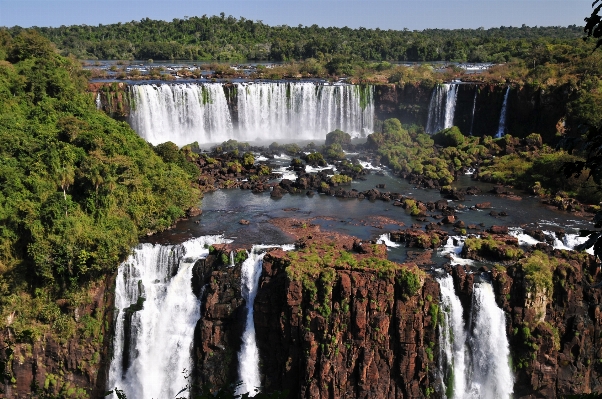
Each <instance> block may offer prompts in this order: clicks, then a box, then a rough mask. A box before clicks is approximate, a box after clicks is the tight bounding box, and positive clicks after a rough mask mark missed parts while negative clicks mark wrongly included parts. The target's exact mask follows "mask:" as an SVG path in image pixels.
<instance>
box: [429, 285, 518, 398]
mask: <svg viewBox="0 0 602 399" xmlns="http://www.w3.org/2000/svg"><path fill="white" fill-rule="evenodd" d="M438 281H439V285H440V287H441V312H442V315H443V318H442V321H441V327H440V331H441V332H440V346H441V352H440V354H441V356H440V367H441V370H440V371H441V379H442V381H441V383H442V386H443V389H444V391H445V397H446V398H447V399H509V398H510V397H511V395H512V392H513V391H514V389H513V386H514V379H513V376H512V371H511V370H510V365H509V362H508V359H509V355H510V349H509V344H508V338H507V337H506V318H505V315H504V312H503V311H502V310H501V309H500V308H499V307H498V306H497V303H496V302H495V295H494V293H493V288H492V287H491V284H489V283H475V284H474V287H473V298H472V308H471V312H470V315H471V316H470V318H471V322H470V326H469V327H468V329H466V330H465V328H464V321H463V319H462V313H463V309H462V304H461V303H460V300H459V299H458V297H457V296H456V294H455V292H454V287H453V280H452V278H451V276H445V277H443V278H440V279H438Z"/></svg>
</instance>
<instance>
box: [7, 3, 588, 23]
mask: <svg viewBox="0 0 602 399" xmlns="http://www.w3.org/2000/svg"><path fill="white" fill-rule="evenodd" d="M591 4H592V0H445V1H444V0H396V1H391V0H389V1H383V0H372V1H369V0H322V1H314V0H294V1H293V0H278V1H274V0H247V1H240V0H217V1H206V0H196V1H192V0H163V1H157V0H0V26H9V27H10V26H14V25H19V26H22V27H30V26H60V25H79V24H87V25H98V24H110V23H116V22H127V21H132V20H140V19H142V18H145V17H148V18H151V19H163V20H172V19H173V18H184V17H185V16H195V15H196V16H201V15H203V14H207V15H218V14H219V13H220V12H224V13H225V14H226V15H232V16H234V17H237V18H239V17H241V16H242V17H245V18H247V19H252V20H262V21H263V22H264V23H266V24H268V25H290V26H297V25H299V24H302V25H312V24H317V25H319V26H349V27H351V28H358V27H360V26H363V27H365V28H381V29H404V28H408V29H410V30H415V29H418V30H421V29H427V28H450V29H451V28H478V27H481V26H482V27H484V28H490V27H499V26H502V25H504V26H521V25H522V24H526V25H529V26H535V25H537V26H551V25H561V26H567V25H572V24H576V25H578V26H582V25H583V24H584V22H583V18H584V17H586V16H588V15H589V14H590V13H591V10H592V9H591Z"/></svg>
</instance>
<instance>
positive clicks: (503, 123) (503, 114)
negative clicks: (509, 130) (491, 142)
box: [495, 86, 510, 138]
mask: <svg viewBox="0 0 602 399" xmlns="http://www.w3.org/2000/svg"><path fill="white" fill-rule="evenodd" d="M508 94H510V86H508V88H507V89H506V94H504V102H503V103H502V111H501V113H500V125H499V127H498V129H497V134H496V135H495V137H498V138H499V137H502V136H503V135H504V134H506V110H507V108H508Z"/></svg>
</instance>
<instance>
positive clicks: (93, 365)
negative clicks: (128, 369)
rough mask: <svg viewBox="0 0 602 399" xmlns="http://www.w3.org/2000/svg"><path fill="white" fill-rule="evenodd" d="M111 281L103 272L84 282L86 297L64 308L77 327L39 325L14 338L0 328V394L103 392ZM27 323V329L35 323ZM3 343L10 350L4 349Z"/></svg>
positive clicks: (109, 337)
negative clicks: (0, 368) (2, 379)
mask: <svg viewBox="0 0 602 399" xmlns="http://www.w3.org/2000/svg"><path fill="white" fill-rule="evenodd" d="M114 285H115V278H114V276H108V277H107V278H106V279H104V280H103V281H101V282H99V283H97V284H95V285H93V286H92V287H90V291H89V298H90V301H88V302H87V303H85V304H83V305H81V306H79V307H77V308H69V309H66V311H67V312H68V314H69V317H73V318H74V319H75V321H76V322H77V323H78V329H77V331H72V332H71V333H68V332H65V333H64V334H58V333H56V332H48V331H45V332H43V333H42V334H41V335H40V336H36V334H33V335H32V336H31V337H29V339H25V340H23V339H21V340H20V341H18V342H17V341H16V340H15V337H14V335H13V333H12V330H11V328H10V327H8V328H7V329H5V330H3V331H0V362H6V373H7V375H8V377H9V378H7V381H6V383H5V384H4V386H2V385H0V398H15V399H20V398H31V397H32V396H34V395H35V394H42V393H44V394H49V395H56V397H65V398H102V397H104V393H105V391H106V381H107V377H108V371H109V364H110V362H111V358H112V353H111V351H112V342H113V331H112V329H113V313H114V312H113V291H114ZM61 305H62V303H61ZM33 324H34V322H32V326H31V327H32V329H31V331H33V329H35V328H36V326H35V325H33ZM5 346H7V347H10V350H11V351H9V352H6V351H5V349H6V348H5ZM11 352H12V353H11ZM53 397H54V396H53Z"/></svg>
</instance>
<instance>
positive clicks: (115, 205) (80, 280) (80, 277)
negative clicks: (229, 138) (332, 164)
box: [0, 30, 200, 339]
mask: <svg viewBox="0 0 602 399" xmlns="http://www.w3.org/2000/svg"><path fill="white" fill-rule="evenodd" d="M86 83H87V82H86V74H85V73H84V72H83V71H82V70H81V67H80V66H79V64H78V63H77V62H75V61H74V60H72V59H69V58H64V57H61V56H59V55H58V54H57V53H56V52H55V50H54V48H53V46H52V45H51V43H49V42H48V41H47V40H46V39H44V38H43V37H41V36H40V35H38V34H37V33H35V32H29V31H24V32H22V33H20V34H19V35H17V36H15V37H13V38H11V37H10V36H9V35H8V33H7V32H6V31H5V30H4V31H0V137H1V138H0V141H1V142H2V143H3V144H2V146H0V248H2V250H1V251H0V313H1V317H0V327H5V326H6V325H7V324H10V325H11V327H12V328H13V330H14V331H15V334H16V336H17V338H18V339H34V338H35V337H39V336H40V335H41V334H42V333H44V332H45V331H48V329H49V328H50V329H52V330H53V331H55V332H57V333H59V334H60V336H61V337H69V336H72V335H73V334H74V333H75V332H76V331H78V328H83V331H82V334H83V335H91V331H96V330H97V326H93V323H92V324H91V321H90V320H89V319H86V320H84V321H83V324H82V323H81V322H80V323H76V322H75V320H74V319H73V317H72V316H71V315H68V313H67V310H66V309H68V308H72V309H73V308H75V307H77V306H79V305H81V304H82V303H85V302H86V301H87V300H88V299H86V298H87V297H86V296H85V295H84V294H82V292H85V291H86V290H87V289H88V288H89V286H90V284H94V282H95V281H96V280H97V279H99V278H101V277H104V276H106V275H107V274H108V273H111V272H113V271H115V270H116V268H117V266H118V264H119V262H120V261H122V260H124V258H125V257H126V256H127V255H128V254H129V251H130V248H131V247H132V246H133V245H134V244H136V242H137V240H138V236H141V235H145V234H147V233H151V232H155V231H161V230H164V229H166V228H168V227H169V226H171V225H173V223H174V222H175V221H176V220H177V218H179V217H181V216H184V214H185V210H186V209H187V208H190V207H191V206H194V205H197V204H198V201H199V197H200V193H199V191H198V190H196V189H194V188H193V187H192V186H191V181H192V179H193V178H194V177H195V176H196V174H197V173H198V172H196V171H195V170H194V169H193V168H190V167H189V165H188V164H187V163H186V161H185V157H184V155H182V153H181V152H179V151H178V150H177V149H176V148H175V146H174V145H172V144H170V143H166V144H163V145H160V146H157V147H156V148H154V149H153V147H152V146H151V145H149V144H147V143H146V142H145V141H144V140H142V139H141V138H139V137H138V136H137V135H136V133H135V132H134V131H133V130H132V129H130V128H129V126H128V125H127V124H125V123H123V122H117V121H115V120H113V119H111V118H110V117H108V116H107V115H105V114H103V113H102V112H98V111H97V110H96V108H95V106H94V103H93V99H92V98H91V96H89V95H88V94H86V93H85V91H84V90H85V88H86ZM56 298H62V299H61V301H62V302H64V303H65V304H67V305H68V306H67V305H65V306H62V305H61V306H59V305H57V304H56V302H55V300H56ZM99 317H101V316H100V315H99ZM78 326H79V327H78Z"/></svg>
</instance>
